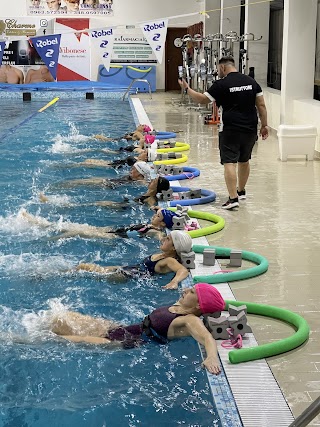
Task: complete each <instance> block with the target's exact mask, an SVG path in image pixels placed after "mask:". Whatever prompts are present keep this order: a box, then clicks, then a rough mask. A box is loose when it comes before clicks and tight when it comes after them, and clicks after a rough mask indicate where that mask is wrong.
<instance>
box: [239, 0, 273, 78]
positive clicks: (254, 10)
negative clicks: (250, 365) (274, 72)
mask: <svg viewBox="0 0 320 427" xmlns="http://www.w3.org/2000/svg"><path fill="white" fill-rule="evenodd" d="M248 3H251V0H246V22H245V33H253V34H254V36H255V38H259V37H260V36H262V39H261V40H259V41H256V42H248V43H247V44H245V49H247V50H248V58H249V67H254V68H255V79H256V80H257V82H259V84H260V85H263V86H264V85H266V84H267V74H268V48H269V16H270V4H269V3H262V4H257V5H252V6H250V5H249V6H248ZM248 71H249V70H248Z"/></svg>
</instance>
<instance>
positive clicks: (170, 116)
mask: <svg viewBox="0 0 320 427" xmlns="http://www.w3.org/2000/svg"><path fill="white" fill-rule="evenodd" d="M140 98H141V100H142V102H143V105H144V107H145V109H146V112H147V114H148V115H149V118H150V120H151V123H152V124H153V126H154V127H155V128H156V129H158V130H163V131H172V130H175V131H180V133H179V137H178V140H180V141H185V142H188V143H190V145H191V150H190V154H189V161H188V165H190V166H196V167H199V168H200V169H201V175H200V177H199V178H197V179H196V180H195V181H193V182H192V181H188V182H187V183H186V182H185V181H182V182H181V184H182V185H188V186H189V185H190V186H192V187H194V188H199V187H202V188H206V189H211V190H214V191H215V192H216V193H217V200H216V202H215V203H212V204H210V205H202V206H201V207H200V206H199V207H196V208H198V209H199V210H204V211H209V212H212V213H215V214H217V215H221V216H223V217H224V218H225V220H226V227H225V229H224V230H222V231H220V232H219V233H217V234H215V235H211V236H209V237H208V241H209V244H214V245H216V246H225V247H231V248H236V249H246V250H249V251H253V252H256V253H259V254H261V255H264V256H265V257H266V258H267V259H268V260H269V270H268V272H267V273H266V274H264V275H262V276H259V277H256V278H253V279H250V280H245V281H241V282H233V283H231V288H232V290H233V292H234V294H235V296H236V298H237V299H238V300H242V301H252V302H257V303H266V304H271V305H278V306H280V307H283V308H287V309H290V310H293V311H296V312H297V313H299V314H300V315H302V316H303V317H304V318H305V319H306V320H307V321H308V322H309V324H310V328H311V335H310V339H309V341H308V342H307V343H306V344H305V345H304V346H302V347H301V348H299V349H297V350H295V351H292V352H290V353H286V354H284V355H282V356H278V357H274V358H270V359H268V363H269V365H270V368H271V369H272V372H273V374H274V376H275V378H276V379H277V381H278V382H279V384H280V387H281V389H282V390H283V393H284V395H285V397H286V399H287V401H288V403H289V405H290V407H291V408H292V410H293V413H294V415H295V416H298V415H300V413H301V412H302V411H303V410H304V409H305V408H306V407H307V406H308V405H309V404H310V403H311V402H312V401H313V400H315V399H316V398H317V397H318V396H319V395H320V341H319V333H320V314H319V311H320V309H319V305H320V161H313V162H307V161H306V160H304V159H303V158H301V157H300V158H298V159H297V158H295V159H290V160H289V161H288V162H280V160H279V159H278V143H277V139H276V137H275V136H271V137H269V139H268V140H267V141H261V140H259V142H258V143H257V144H256V146H255V148H254V152H253V157H252V161H251V176H250V179H249V182H248V185H247V188H246V189H247V194H248V197H247V200H246V201H244V202H241V206H240V209H239V210H238V211H234V212H230V211H227V212H226V211H224V210H223V209H221V207H220V206H221V204H222V203H223V202H224V201H225V200H226V198H227V192H226V188H225V184H224V178H223V168H222V166H221V165H220V164H219V150H218V136H217V130H216V127H215V126H208V125H204V124H203V118H202V117H201V116H200V114H199V112H198V111H194V110H188V109H187V108H186V107H185V106H179V105H177V104H176V103H173V102H172V98H174V99H176V100H179V95H178V94H175V93H172V94H171V93H157V94H154V95H153V99H152V100H150V98H149V96H147V95H142V96H140ZM250 325H251V326H252V327H253V330H254V333H255V336H256V338H257V340H258V342H259V343H260V344H262V343H265V342H269V341H273V340H277V339H280V338H282V337H286V336H288V335H289V334H291V333H292V330H291V328H290V327H288V326H287V325H284V324H282V323H280V322H277V321H272V320H270V319H267V318H257V317H256V318H253V317H250ZM310 425H312V426H320V416H319V417H317V419H315V420H314V421H313V422H312V423H311V424H310ZM257 427H259V426H257Z"/></svg>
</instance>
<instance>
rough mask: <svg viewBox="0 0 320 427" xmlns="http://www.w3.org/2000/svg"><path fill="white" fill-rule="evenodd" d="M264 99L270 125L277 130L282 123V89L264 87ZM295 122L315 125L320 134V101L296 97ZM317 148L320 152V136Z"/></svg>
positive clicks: (294, 105) (296, 123)
mask: <svg viewBox="0 0 320 427" xmlns="http://www.w3.org/2000/svg"><path fill="white" fill-rule="evenodd" d="M263 93H264V99H265V101H266V106H267V110H268V125H269V126H270V127H271V128H272V129H275V130H277V129H278V127H279V125H280V111H281V92H280V90H276V89H271V88H264V89H263ZM292 108H293V123H294V124H295V125H313V126H315V127H316V128H317V129H318V135H320V121H319V117H320V102H319V101H315V100H314V99H296V100H294V101H293V106H292ZM315 149H316V151H317V152H319V153H320V141H319V137H318V139H317V142H316V146H315Z"/></svg>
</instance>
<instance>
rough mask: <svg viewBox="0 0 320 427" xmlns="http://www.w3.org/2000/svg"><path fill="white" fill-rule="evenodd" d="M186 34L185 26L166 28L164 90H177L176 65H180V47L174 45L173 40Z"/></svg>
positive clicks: (178, 88)
mask: <svg viewBox="0 0 320 427" xmlns="http://www.w3.org/2000/svg"><path fill="white" fill-rule="evenodd" d="M185 34H187V28H178V27H176V28H168V32H167V39H166V46H165V61H166V67H165V72H166V75H165V90H166V91H169V90H179V91H180V86H179V83H178V77H179V76H178V65H182V53H181V48H180V47H175V45H174V44H173V42H174V40H175V39H176V38H177V37H179V38H182V37H183V36H184V35H185Z"/></svg>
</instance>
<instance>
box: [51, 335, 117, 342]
mask: <svg viewBox="0 0 320 427" xmlns="http://www.w3.org/2000/svg"><path fill="white" fill-rule="evenodd" d="M59 336H60V337H61V338H64V339H65V340H67V341H72V342H84V343H88V344H109V343H110V342H111V341H110V340H108V339H107V338H101V337H91V336H80V335H59Z"/></svg>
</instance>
